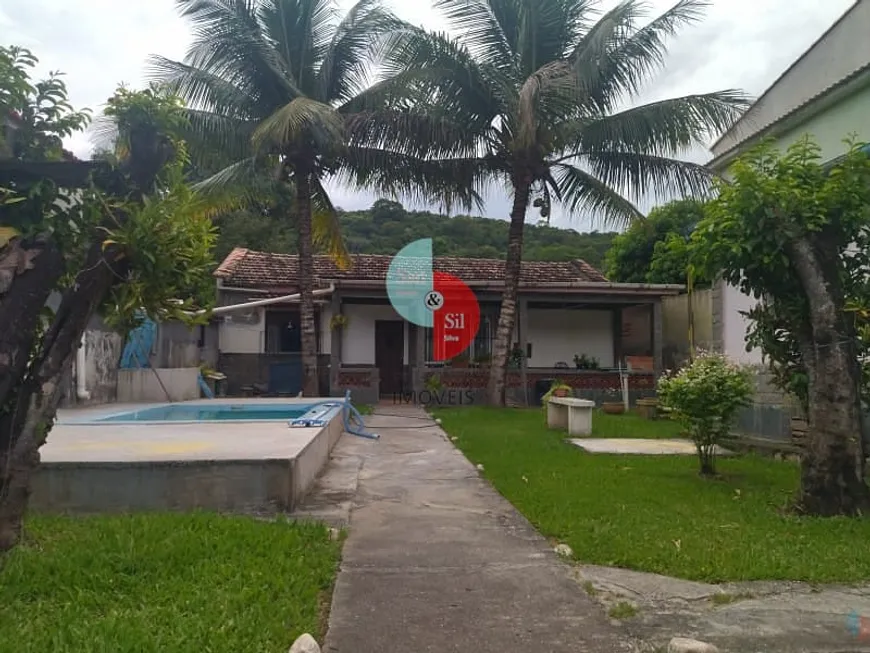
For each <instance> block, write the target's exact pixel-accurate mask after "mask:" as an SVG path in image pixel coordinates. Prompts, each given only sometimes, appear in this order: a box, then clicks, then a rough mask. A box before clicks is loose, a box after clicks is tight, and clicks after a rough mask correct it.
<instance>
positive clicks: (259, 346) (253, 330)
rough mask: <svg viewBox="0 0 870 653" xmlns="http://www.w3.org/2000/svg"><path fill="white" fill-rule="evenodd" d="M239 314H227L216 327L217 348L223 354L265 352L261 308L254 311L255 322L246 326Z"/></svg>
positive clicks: (263, 320) (264, 334)
mask: <svg viewBox="0 0 870 653" xmlns="http://www.w3.org/2000/svg"><path fill="white" fill-rule="evenodd" d="M241 315H242V314H241V312H240V313H229V314H228V317H229V319H225V320H224V321H223V322H221V324H220V326H219V327H218V347H219V348H220V351H221V352H223V353H225V354H262V353H263V352H264V351H266V346H265V345H266V321H265V319H264V318H263V316H264V312H263V309H262V308H259V309H256V320H257V321H256V322H254V323H252V324H246V323H244V322H242V321H241V319H240V318H241ZM234 317H235V318H236V319H233V318H234Z"/></svg>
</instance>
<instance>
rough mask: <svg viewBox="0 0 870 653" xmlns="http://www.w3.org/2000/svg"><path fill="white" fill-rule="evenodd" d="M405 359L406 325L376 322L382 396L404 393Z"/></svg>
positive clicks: (377, 358) (396, 321)
mask: <svg viewBox="0 0 870 653" xmlns="http://www.w3.org/2000/svg"><path fill="white" fill-rule="evenodd" d="M404 358H405V323H404V322H400V321H398V320H376V321H375V366H376V367H377V368H378V371H379V373H380V377H381V394H382V395H394V394H400V393H401V392H402V377H403V376H404V374H403V369H404V368H403V366H404Z"/></svg>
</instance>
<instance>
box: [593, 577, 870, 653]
mask: <svg viewBox="0 0 870 653" xmlns="http://www.w3.org/2000/svg"><path fill="white" fill-rule="evenodd" d="M576 578H577V581H578V582H579V583H582V584H583V586H584V587H587V588H594V590H593V591H594V593H595V597H596V599H597V600H600V601H601V602H602V605H605V606H609V605H613V604H614V603H617V602H629V603H631V604H633V605H634V606H635V607H636V608H637V615H636V616H635V617H633V618H631V619H626V620H625V621H624V622H623V623H622V628H623V629H624V632H625V633H626V634H628V635H629V636H631V637H632V639H633V640H635V641H638V642H643V645H642V646H641V649H640V650H641V651H644V652H646V651H661V650H664V646H665V645H666V644H667V643H668V641H669V640H670V638H671V637H673V636H674V635H677V636H682V637H692V638H696V639H699V640H702V641H705V642H709V643H711V644H715V645H716V646H717V647H718V648H719V650H720V651H721V653H868V652H870V587H868V586H867V585H866V584H864V585H863V586H855V587H847V586H842V585H839V586H834V585H826V586H813V585H809V584H807V583H797V582H766V581H756V582H743V583H724V584H721V585H710V584H707V583H696V582H692V581H686V580H679V579H676V578H669V577H667V576H659V575H657V574H647V573H641V572H636V571H629V570H627V569H614V568H610V567H597V566H591V565H590V566H586V565H584V566H580V567H578V568H577V570H576ZM717 599H718V600H717Z"/></svg>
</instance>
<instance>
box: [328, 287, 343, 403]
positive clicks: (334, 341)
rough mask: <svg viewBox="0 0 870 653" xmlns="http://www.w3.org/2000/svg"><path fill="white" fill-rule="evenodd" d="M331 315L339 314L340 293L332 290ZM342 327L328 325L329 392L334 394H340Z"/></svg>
mask: <svg viewBox="0 0 870 653" xmlns="http://www.w3.org/2000/svg"><path fill="white" fill-rule="evenodd" d="M330 307H331V311H330V312H331V313H332V317H335V316H336V315H341V308H342V305H341V293H339V292H338V291H337V290H335V291H333V293H332V298H331V301H330ZM342 329H343V327H342V328H333V327H332V324H330V325H329V338H330V341H329V394H330V395H331V396H336V395H338V394H341V391H340V389H339V387H338V383H339V381H340V376H341V340H342V337H341V332H342Z"/></svg>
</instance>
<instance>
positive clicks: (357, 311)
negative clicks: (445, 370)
mask: <svg viewBox="0 0 870 653" xmlns="http://www.w3.org/2000/svg"><path fill="white" fill-rule="evenodd" d="M341 310H342V313H344V315H346V316H347V326H345V327H344V328H343V329H342V330H341V359H342V361H341V362H342V364H344V365H374V364H375V320H398V321H401V322H403V323H404V324H405V354H404V361H405V364H406V365H407V363H408V324H407V322H405V321H404V320H403V319H402V318H401V317H400V316H399V314H398V313H396V311H394V310H393V307H392V306H380V305H368V304H345V305H344V306H342V309H341Z"/></svg>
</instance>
